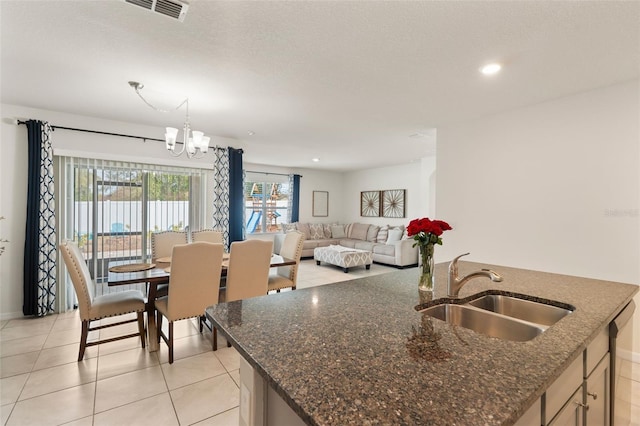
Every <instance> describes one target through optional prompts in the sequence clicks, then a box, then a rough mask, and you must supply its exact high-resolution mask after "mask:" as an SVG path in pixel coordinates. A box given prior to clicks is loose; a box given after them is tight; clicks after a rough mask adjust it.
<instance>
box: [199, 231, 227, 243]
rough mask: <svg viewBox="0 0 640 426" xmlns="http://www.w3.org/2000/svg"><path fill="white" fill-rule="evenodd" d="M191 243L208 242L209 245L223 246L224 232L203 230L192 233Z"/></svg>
mask: <svg viewBox="0 0 640 426" xmlns="http://www.w3.org/2000/svg"><path fill="white" fill-rule="evenodd" d="M191 241H193V242H194V243H195V242H197V241H206V242H209V243H215V244H222V242H223V241H222V232H220V231H215V230H213V229H203V230H202V231H195V232H192V233H191Z"/></svg>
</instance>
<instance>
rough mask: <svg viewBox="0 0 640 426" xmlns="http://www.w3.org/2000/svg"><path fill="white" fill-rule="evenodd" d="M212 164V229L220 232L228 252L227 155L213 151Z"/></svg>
mask: <svg viewBox="0 0 640 426" xmlns="http://www.w3.org/2000/svg"><path fill="white" fill-rule="evenodd" d="M214 154H215V156H216V159H215V162H214V163H213V228H214V229H218V230H221V231H222V238H223V242H224V245H225V247H226V248H227V250H229V244H230V242H229V154H228V153H227V150H226V149H224V148H216V149H215V150H214Z"/></svg>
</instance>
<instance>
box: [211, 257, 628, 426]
mask: <svg viewBox="0 0 640 426" xmlns="http://www.w3.org/2000/svg"><path fill="white" fill-rule="evenodd" d="M446 268H447V265H446V264H438V265H436V288H435V290H434V299H435V298H439V297H445V296H446V281H447V270H446ZM481 268H490V269H493V270H495V271H497V272H498V273H500V274H501V275H502V276H503V277H504V281H503V282H500V283H496V282H491V281H490V280H488V279H486V278H476V279H473V280H471V281H470V282H469V283H467V284H466V285H465V286H464V287H463V288H462V290H461V291H460V298H466V297H469V296H470V295H473V294H476V293H479V292H482V291H485V290H488V289H497V290H502V291H508V292H513V293H520V294H527V295H531V296H534V297H538V298H543V299H549V300H552V301H557V302H562V303H567V304H570V305H572V306H574V307H575V308H576V309H575V311H574V312H573V313H572V314H570V315H568V316H566V317H564V318H563V319H561V320H560V321H559V322H558V323H556V324H555V325H553V326H551V327H550V328H549V329H547V330H546V331H545V332H544V333H542V334H541V335H539V336H537V337H536V338H534V339H532V340H530V341H527V342H513V341H507V340H501V339H497V338H492V337H488V336H485V335H483V334H479V333H476V332H474V331H471V330H468V329H466V328H462V327H455V326H452V325H449V324H447V323H445V322H443V321H439V320H436V319H432V318H430V317H428V316H426V315H423V314H421V313H419V312H417V311H416V309H415V307H416V306H418V305H419V304H420V302H421V301H420V298H419V292H418V289H417V287H418V285H417V283H418V273H419V271H418V268H412V269H408V270H400V271H398V272H392V273H389V274H384V275H378V276H372V277H370V278H362V279H357V280H353V281H347V282H341V283H336V284H329V285H324V286H318V287H313V288H309V289H299V290H295V291H289V292H283V293H279V294H277V295H268V296H263V297H258V298H254V299H247V300H243V301H237V302H231V303H223V304H220V305H216V306H213V307H210V308H208V309H207V314H208V316H210V317H211V318H212V319H213V321H214V323H215V325H216V327H218V329H219V331H221V332H222V333H223V334H224V335H225V336H228V338H229V341H230V342H231V343H232V344H233V346H234V347H235V348H236V349H237V350H238V351H239V352H240V354H241V355H242V356H243V357H244V358H245V359H246V360H247V361H248V362H249V363H250V364H251V365H252V366H253V368H254V369H256V371H258V372H259V374H261V375H262V376H263V377H264V378H265V380H266V381H267V382H268V383H269V385H270V386H272V387H273V388H274V389H275V390H276V392H277V393H278V394H279V395H280V396H282V398H283V399H284V400H285V401H286V402H287V404H289V406H290V407H291V408H292V409H293V410H294V411H295V412H296V413H297V414H298V415H299V416H300V417H301V418H302V419H303V420H304V421H305V422H306V423H307V424H310V425H347V424H358V425H362V424H394V425H397V424H407V425H412V424H423V425H429V424H433V425H442V424H449V425H454V424H458V425H478V424H486V425H510V424H513V423H515V421H516V420H517V419H518V418H519V417H520V416H521V415H522V414H524V412H525V411H526V410H527V409H528V408H529V407H530V406H531V405H532V404H533V403H534V402H535V401H536V400H537V399H538V398H539V397H540V396H541V395H542V393H543V392H544V390H545V389H546V388H547V387H548V386H549V385H550V384H551V383H552V382H553V381H554V380H555V379H556V378H557V377H558V376H559V375H560V373H562V371H564V369H565V368H566V367H567V366H568V365H569V364H570V363H571V361H572V360H574V359H575V358H576V357H577V356H578V355H579V354H580V353H581V351H583V350H584V349H585V347H586V346H587V345H588V344H589V343H590V342H591V341H592V340H593V339H594V338H595V337H596V335H597V334H598V332H599V331H601V330H602V329H603V328H604V327H605V326H606V325H607V324H608V323H609V322H610V321H611V320H612V319H613V318H614V317H615V316H616V315H617V314H618V313H619V312H620V311H621V310H622V308H624V306H625V305H626V304H627V303H628V302H629V301H630V300H631V299H632V298H633V295H634V294H635V293H636V292H637V291H638V287H637V286H635V285H631V284H621V283H614V282H609V281H600V280H593V279H587V278H579V277H573V276H566V275H558V274H551V273H544V272H537V271H530V270H523V269H516V268H510V267H506V266H497V265H487V264H479V263H473V262H462V261H461V262H459V270H460V276H462V275H466V274H467V273H469V272H471V271H474V270H477V269H481ZM423 301H424V300H423Z"/></svg>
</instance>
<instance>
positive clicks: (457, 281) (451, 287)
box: [447, 253, 502, 297]
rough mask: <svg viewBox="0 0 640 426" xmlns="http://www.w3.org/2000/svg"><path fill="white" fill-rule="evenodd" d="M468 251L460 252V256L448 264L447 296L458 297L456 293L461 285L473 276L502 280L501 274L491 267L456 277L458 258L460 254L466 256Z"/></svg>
mask: <svg viewBox="0 0 640 426" xmlns="http://www.w3.org/2000/svg"><path fill="white" fill-rule="evenodd" d="M468 254H469V253H464V254H461V255H460V256H458V257H456V258H454V259H453V260H452V261H451V263H450V264H449V280H448V281H447V294H448V296H449V297H458V293H459V292H460V289H461V288H462V286H464V285H465V284H466V283H467V281H469V280H471V279H472V278H475V277H487V278H491V281H494V282H500V281H502V276H500V274H498V273H497V272H494V271H492V270H491V269H481V270H479V271H474V272H472V273H470V274H468V275H465V276H464V277H462V278H460V277H458V259H460V258H461V257H462V256H466V255H468Z"/></svg>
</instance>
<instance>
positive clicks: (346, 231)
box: [344, 223, 353, 238]
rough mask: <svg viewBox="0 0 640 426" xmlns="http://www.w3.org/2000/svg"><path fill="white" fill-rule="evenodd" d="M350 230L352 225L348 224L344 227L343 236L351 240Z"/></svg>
mask: <svg viewBox="0 0 640 426" xmlns="http://www.w3.org/2000/svg"><path fill="white" fill-rule="evenodd" d="M352 228H353V223H349V224H347V225H345V226H344V235H346V236H347V238H351V229H352Z"/></svg>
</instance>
